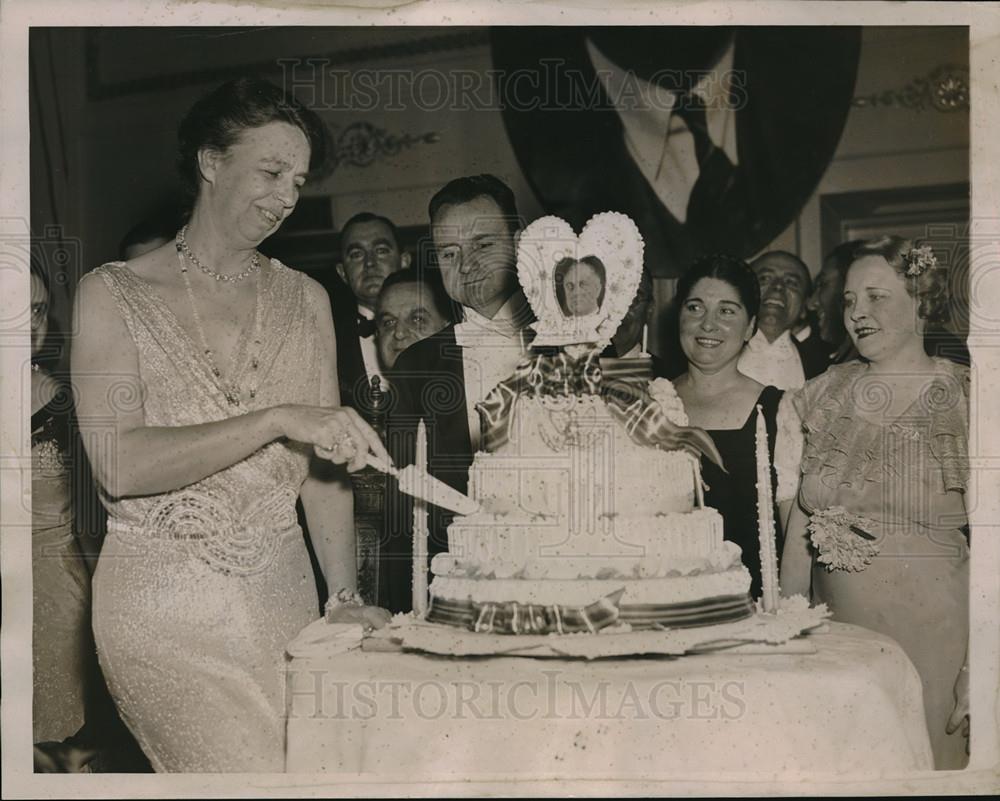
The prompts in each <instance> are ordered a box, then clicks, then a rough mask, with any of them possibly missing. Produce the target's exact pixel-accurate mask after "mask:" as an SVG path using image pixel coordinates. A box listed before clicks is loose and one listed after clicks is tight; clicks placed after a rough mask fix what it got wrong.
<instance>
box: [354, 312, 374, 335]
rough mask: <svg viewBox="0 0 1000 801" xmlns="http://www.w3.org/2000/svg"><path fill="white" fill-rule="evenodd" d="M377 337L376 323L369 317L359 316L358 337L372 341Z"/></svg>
mask: <svg viewBox="0 0 1000 801" xmlns="http://www.w3.org/2000/svg"><path fill="white" fill-rule="evenodd" d="M374 335H375V321H374V320H369V319H368V318H367V317H363V316H362V315H360V314H359V315H358V336H359V337H361V338H362V339H370V338H371V337H373V336H374Z"/></svg>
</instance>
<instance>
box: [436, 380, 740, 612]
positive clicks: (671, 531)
mask: <svg viewBox="0 0 1000 801" xmlns="http://www.w3.org/2000/svg"><path fill="white" fill-rule="evenodd" d="M649 390H650V394H651V395H652V396H653V398H654V399H655V400H656V401H657V402H658V403H659V404H660V406H661V408H662V409H663V410H664V414H665V415H666V416H667V417H668V418H669V419H670V420H672V421H673V422H674V423H675V424H678V425H687V423H688V420H687V415H686V414H685V413H684V408H683V404H682V403H681V400H680V398H679V397H678V396H677V393H676V391H675V390H674V387H673V385H672V384H671V383H670V382H669V381H653V382H651V384H650V385H649ZM696 466H697V462H696V460H695V459H694V457H692V456H690V455H688V454H687V453H684V452H680V451H664V450H659V449H656V448H651V447H645V446H642V445H639V444H637V443H635V442H633V441H632V439H631V438H630V437H629V436H628V433H627V432H626V431H625V427H624V425H623V424H622V423H621V422H619V421H618V420H617V419H616V418H615V417H613V416H612V414H611V412H610V411H609V409H608V407H607V406H606V405H605V403H604V401H603V400H602V399H601V398H599V397H596V396H586V397H557V398H527V397H521V398H519V399H518V400H517V403H516V405H515V407H514V412H513V417H512V420H511V425H510V430H509V438H508V441H507V442H506V443H505V444H504V445H503V446H501V447H500V448H498V449H497V451H496V452H495V453H478V454H476V457H475V460H474V462H473V465H472V468H471V471H470V474H469V494H470V495H471V496H472V497H473V498H474V499H475V500H476V501H478V502H479V504H480V508H479V510H478V511H477V512H475V513H474V514H470V515H465V516H461V517H456V518H455V521H454V522H453V523H452V525H451V526H450V527H449V529H448V553H445V554H438V555H437V556H436V557H434V560H433V562H432V563H431V570H432V572H433V573H434V576H435V578H434V581H433V582H432V584H431V587H430V591H431V594H432V595H435V596H437V597H440V598H450V599H454V600H465V599H470V600H473V601H476V602H489V601H495V602H506V601H518V602H520V603H538V604H545V605H548V604H561V605H564V606H577V605H587V604H590V603H593V602H594V601H596V600H598V599H599V598H602V597H604V596H605V595H607V594H609V593H611V592H614V591H615V590H617V589H621V588H622V587H624V588H626V594H625V597H624V598H623V600H622V603H625V604H629V603H631V604H640V603H642V604H670V603H684V602H689V601H698V600H701V599H703V598H711V597H715V596H725V595H743V594H746V593H747V592H748V590H749V588H750V574H749V573H748V572H747V570H746V568H745V567H743V565H742V563H741V559H740V549H739V547H738V546H736V545H735V544H733V543H729V542H724V540H723V522H722V516H721V515H720V514H719V513H718V512H717V511H716V510H715V509H708V508H703V509H696V508H694V503H695V491H694V489H695V480H696V469H695V468H696Z"/></svg>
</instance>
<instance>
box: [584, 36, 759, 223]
mask: <svg viewBox="0 0 1000 801" xmlns="http://www.w3.org/2000/svg"><path fill="white" fill-rule="evenodd" d="M586 43H587V52H588V53H589V54H590V60H591V63H592V64H593V65H594V69H595V70H596V72H597V76H598V78H600V80H601V83H602V84H603V86H604V90H605V92H606V93H607V95H608V97H609V98H611V99H612V100H614V99H615V98H619V99H621V101H622V102H621V103H615V104H614V105H615V112H616V113H617V114H618V117H619V118H620V119H621V121H622V126H623V127H624V129H625V146H626V149H627V150H628V153H629V155H630V156H631V157H632V160H633V161H635V164H636V166H637V167H638V168H639V170H640V171H641V172H642V174H643V176H644V177H645V178H646V180H647V181H648V182H649V185H650V187H652V189H653V191H654V192H656V196H657V197H658V198H659V199H660V200H661V201H662V202H663V205H664V206H666V207H667V209H668V210H669V211H670V213H671V214H672V215H673V216H674V217H676V218H677V220H678V221H680V222H682V223H683V222H684V221H685V220H686V219H687V207H688V199H689V198H690V197H691V190H692V189H693V188H694V185H695V182H696V181H697V180H698V173H699V168H698V157H697V155H696V154H695V147H694V136H693V135H692V134H691V131H690V130H689V129H688V127H687V124H686V123H685V122H684V120H683V119H681V117H680V116H679V115H676V114H673V112H672V108H673V105H674V98H675V93H674V92H671V91H669V90H667V89H664V88H663V87H661V86H659V85H657V84H652V83H649V82H648V81H644V80H643V79H642V78H639V77H638V76H637V75H636V74H635V73H633V72H629V71H626V70H624V69H622V68H621V67H619V66H618V65H617V64H615V63H614V62H613V61H611V60H609V59H608V58H607V56H605V55H604V54H603V53H602V52H601V51H600V50H598V49H597V47H596V46H595V45H594V44H593V43H592V42H591V41H590V39H587V40H586ZM732 69H733V45H732V44H730V45H729V47H728V48H726V51H725V53H723V55H722V57H721V58H720V59H719V61H718V63H717V64H716V65H715V66H714V67H713V68H712V70H711V71H710V72H708V73H707V74H706V76H705V77H704V78H702V80H701V81H699V82H698V83H697V84H695V86H694V87H692V90H691V91H692V93H693V94H697V95H698V96H699V97H701V98H702V100H704V101H705V105H706V108H705V124H706V126H707V127H708V138H709V139H711V140H712V142H713V143H714V144H715V146H716V147H719V148H721V149H722V150H723V151H724V152H725V154H726V155H727V156H728V157H729V160H730V161H731V162H732V163H733V165H734V166H735V165H736V164H738V163H739V157H738V152H737V148H736V112H735V110H734V109H733V108H731V107H730V106H729V98H728V92H729V87H728V85H725V84H724V82H725V80H726V79H727V77H729V76H731V74H732Z"/></svg>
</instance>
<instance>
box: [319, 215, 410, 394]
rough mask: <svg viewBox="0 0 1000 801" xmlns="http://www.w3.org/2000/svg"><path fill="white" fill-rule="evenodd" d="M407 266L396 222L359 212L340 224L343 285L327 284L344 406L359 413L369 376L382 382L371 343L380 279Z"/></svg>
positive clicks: (380, 371)
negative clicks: (375, 377)
mask: <svg viewBox="0 0 1000 801" xmlns="http://www.w3.org/2000/svg"><path fill="white" fill-rule="evenodd" d="M409 266H410V254H409V253H406V252H405V251H403V250H402V249H401V248H400V245H399V237H398V235H397V231H396V226H395V225H394V224H393V223H392V221H391V220H389V219H388V218H387V217H382V216H380V215H377V214H372V213H370V212H362V213H360V214H356V215H354V216H353V217H351V219H349V220H348V221H347V223H346V224H345V225H344V227H343V229H342V231H341V235H340V260H339V261H338V263H337V266H336V272H337V276H338V277H339V278H340V281H341V282H343V283H342V284H340V285H339V286H337V285H332V286H328V287H327V291H328V293H329V295H330V306H331V309H332V310H333V322H334V328H335V332H336V335H337V375H338V378H339V380H340V402H341V403H342V404H343V405H344V406H352V407H354V408H357V409H358V410H359V411H362V410H363V409H364V408H365V398H366V397H367V390H368V389H369V388H370V386H371V380H372V378H373V377H374V376H378V377H379V379H380V381H381V383H382V386H383V388H385V387H386V386H387V384H386V379H385V376H384V375H383V372H382V366H381V365H380V363H379V359H378V350H377V347H376V343H375V302H376V300H377V299H378V294H379V291H380V290H381V289H382V283H383V282H384V281H385V279H386V278H387V277H389V276H390V275H392V274H393V273H396V272H398V271H399V270H405V269H407V268H408V267H409ZM338 283H339V282H338ZM345 287H346V288H347V289H349V290H350V292H345V291H343V290H344V288H345ZM338 290H339V291H338Z"/></svg>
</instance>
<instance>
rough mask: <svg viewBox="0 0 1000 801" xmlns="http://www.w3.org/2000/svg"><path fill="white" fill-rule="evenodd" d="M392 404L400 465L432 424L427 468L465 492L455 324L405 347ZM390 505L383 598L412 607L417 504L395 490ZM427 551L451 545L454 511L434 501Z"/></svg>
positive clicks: (391, 443) (466, 462)
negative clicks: (421, 427) (420, 431)
mask: <svg viewBox="0 0 1000 801" xmlns="http://www.w3.org/2000/svg"><path fill="white" fill-rule="evenodd" d="M391 380H392V386H393V390H394V392H393V396H394V398H393V400H394V402H393V406H392V408H391V410H390V414H389V422H388V425H387V428H386V439H387V443H386V444H387V446H388V448H389V452H390V453H391V454H392V457H393V459H394V461H395V462H396V464H397V465H398V466H401V467H403V466H406V465H409V464H413V462H414V457H415V443H416V427H417V423H418V422H419V421H420V420H421V419H422V420H423V421H424V423H425V424H426V426H427V469H428V472H429V473H430V474H431V475H432V476H434V477H435V478H439V479H441V480H442V481H444V482H445V483H446V484H448V485H449V486H451V487H454V488H455V489H456V490H458V491H459V492H462V493H465V492H466V491H467V490H468V481H469V467H470V466H471V465H472V459H473V455H474V454H473V452H472V438H471V435H470V432H469V420H468V415H467V412H466V397H465V367H464V365H463V362H462V349H461V348H460V347H459V346H458V344H457V343H456V342H455V324H454V323H452V324H451V325H448V326H447V327H445V328H443V329H442V330H441V331H439V332H438V333H436V334H434V335H433V336H431V337H428V338H427V339H425V340H422V341H421V342H416V343H414V344H413V345H411V346H410V347H409V348H407V349H406V350H405V351H404V352H403V353H402V354H401V355H400V356H399V359H398V360H397V361H396V364H395V365H394V367H393V370H392V372H391ZM391 489H392V488H390V499H389V503H388V508H389V515H388V521H387V531H386V540H385V541H384V542H383V543H382V566H381V569H380V571H379V604H380V605H381V606H384V607H386V608H387V609H389V610H390V611H392V612H408V611H409V610H410V606H411V587H412V576H411V557H412V541H411V539H410V538H411V536H412V529H411V523H412V519H413V517H412V515H413V504H412V502H411V499H410V498H409V497H408V496H405V495H403V494H402V493H399V492H392V491H391ZM429 513H430V514H429V528H430V537H429V540H428V552H429V554H430V556H431V557H433V556H434V554H437V553H441V552H442V551H447V550H448V534H447V528H448V525H449V524H450V523H451V520H452V517H453V516H454V515H452V514H451V513H450V512H447V511H445V510H443V509H440V508H438V507H436V506H430V507H429Z"/></svg>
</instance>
